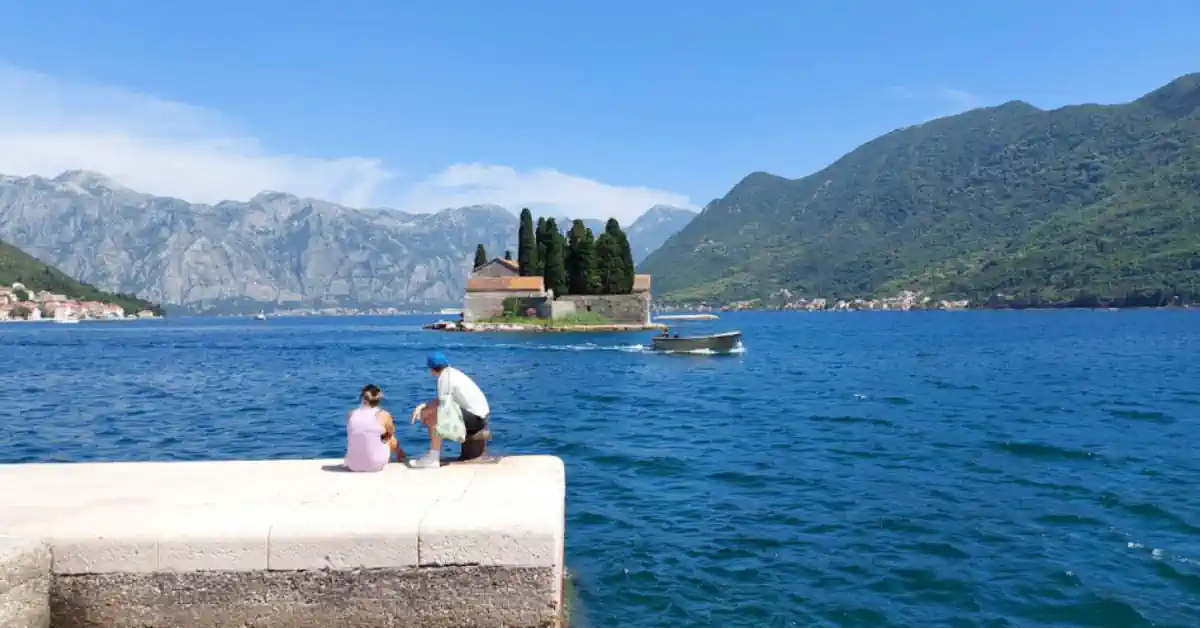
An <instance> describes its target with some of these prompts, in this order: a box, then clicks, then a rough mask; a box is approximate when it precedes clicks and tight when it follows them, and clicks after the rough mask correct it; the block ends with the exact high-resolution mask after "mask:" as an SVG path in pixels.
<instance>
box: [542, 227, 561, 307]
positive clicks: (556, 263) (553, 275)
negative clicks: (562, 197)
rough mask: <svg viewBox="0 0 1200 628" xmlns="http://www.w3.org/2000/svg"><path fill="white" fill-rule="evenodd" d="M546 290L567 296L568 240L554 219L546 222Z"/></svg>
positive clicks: (556, 294)
mask: <svg viewBox="0 0 1200 628" xmlns="http://www.w3.org/2000/svg"><path fill="white" fill-rule="evenodd" d="M545 238H546V268H545V274H544V275H542V276H543V277H545V278H546V288H547V289H549V290H553V291H554V295H555V296H558V295H563V294H567V267H566V243H567V239H566V238H564V237H563V235H562V233H560V232H559V231H558V225H557V224H555V220H554V219H553V218H549V219H547V220H546V231H545Z"/></svg>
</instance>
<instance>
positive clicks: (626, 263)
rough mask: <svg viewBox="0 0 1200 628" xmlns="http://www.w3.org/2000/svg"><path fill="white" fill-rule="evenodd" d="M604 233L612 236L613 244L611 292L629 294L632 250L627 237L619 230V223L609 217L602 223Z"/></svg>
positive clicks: (632, 266)
mask: <svg viewBox="0 0 1200 628" xmlns="http://www.w3.org/2000/svg"><path fill="white" fill-rule="evenodd" d="M604 233H605V234H607V235H610V236H612V238H613V246H614V257H615V259H614V260H613V264H614V268H613V269H612V270H611V272H612V282H613V283H612V286H611V287H610V289H611V290H612V294H629V293H631V292H633V274H634V265H633V250H632V249H631V248H630V247H629V238H628V237H627V236H626V235H625V232H624V231H622V230H621V223H619V222H617V219H616V218H609V219H608V222H607V223H606V224H605V225H604Z"/></svg>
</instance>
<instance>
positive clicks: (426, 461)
mask: <svg viewBox="0 0 1200 628" xmlns="http://www.w3.org/2000/svg"><path fill="white" fill-rule="evenodd" d="M441 466H442V457H441V456H434V455H432V454H425V455H424V456H421V457H420V458H417V459H416V460H413V461H412V463H411V464H410V465H409V467H411V468H413V469H437V468H439V467H441Z"/></svg>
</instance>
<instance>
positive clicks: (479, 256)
mask: <svg viewBox="0 0 1200 628" xmlns="http://www.w3.org/2000/svg"><path fill="white" fill-rule="evenodd" d="M487 262H488V258H487V251H485V250H484V248H483V244H480V245H479V246H477V247H475V268H479V267H480V266H483V265H484V264H486V263H487Z"/></svg>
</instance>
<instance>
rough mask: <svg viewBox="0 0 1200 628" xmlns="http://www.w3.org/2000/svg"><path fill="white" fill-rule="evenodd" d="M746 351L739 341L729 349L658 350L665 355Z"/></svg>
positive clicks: (727, 353)
mask: <svg viewBox="0 0 1200 628" xmlns="http://www.w3.org/2000/svg"><path fill="white" fill-rule="evenodd" d="M745 352H746V347H745V346H744V345H742V344H741V343H739V344H738V346H736V347H734V348H732V349H730V350H729V351H713V350H712V349H692V350H690V351H660V352H659V353H663V354H666V355H741V354H743V353H745Z"/></svg>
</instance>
